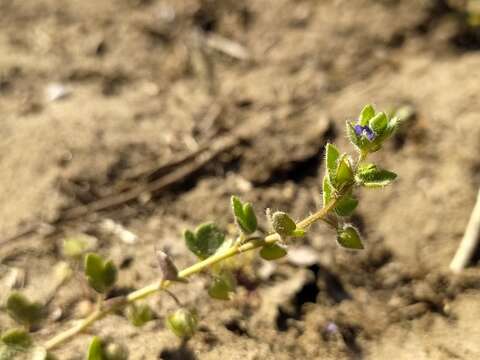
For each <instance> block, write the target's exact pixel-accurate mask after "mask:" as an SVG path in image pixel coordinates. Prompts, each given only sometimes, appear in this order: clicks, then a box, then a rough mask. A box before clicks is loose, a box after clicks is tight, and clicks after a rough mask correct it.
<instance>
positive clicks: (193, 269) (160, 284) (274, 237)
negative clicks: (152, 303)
mask: <svg viewBox="0 0 480 360" xmlns="http://www.w3.org/2000/svg"><path fill="white" fill-rule="evenodd" d="M344 193H346V192H344ZM340 198H341V196H340V197H338V198H335V199H332V201H330V202H329V203H328V204H327V205H326V206H324V207H323V208H322V209H321V210H319V211H318V212H316V213H314V214H312V215H310V216H308V217H306V218H305V219H303V220H302V221H300V222H298V223H297V227H298V228H301V229H307V228H308V227H310V225H312V224H313V223H315V222H316V221H318V220H322V219H323V218H324V217H325V216H326V215H327V214H328V213H329V212H330V211H331V210H332V209H333V208H334V207H335V205H336V204H337V202H338V200H339V199H340ZM279 240H280V236H279V235H278V234H276V233H275V234H270V235H267V236H266V237H264V238H263V239H252V240H250V241H249V242H247V243H245V244H242V245H234V246H233V247H231V248H229V249H227V250H225V251H222V252H221V253H218V254H215V255H212V256H210V257H209V258H207V259H205V260H202V261H199V262H197V263H195V264H193V265H191V266H189V267H187V268H185V269H183V270H181V271H180V272H179V273H178V277H179V278H187V277H189V276H191V275H193V274H197V273H199V272H201V271H203V270H204V269H206V268H208V267H210V266H211V265H214V264H217V263H219V262H221V261H223V260H225V259H228V258H231V257H233V256H236V255H238V254H241V253H244V252H247V251H251V250H254V249H257V248H260V247H262V246H263V245H265V244H271V243H275V242H277V241H279ZM171 284H172V282H171V281H157V282H155V283H153V284H150V285H147V286H145V287H143V288H141V289H138V290H136V291H133V292H131V293H130V294H128V295H127V296H126V298H124V299H123V300H122V299H119V301H118V302H113V303H110V304H109V305H107V304H108V301H106V302H105V306H104V307H103V308H101V309H97V310H95V311H94V312H93V313H92V314H90V316H88V317H87V318H85V319H83V320H80V321H79V323H78V324H76V325H74V326H73V327H71V328H70V329H67V330H65V331H63V332H61V333H60V334H58V335H55V336H54V337H53V338H51V339H50V340H48V341H47V342H46V343H45V345H44V347H45V349H47V350H51V349H53V348H55V347H57V346H59V345H61V344H63V343H64V342H66V341H68V340H70V339H71V338H72V337H74V336H75V335H77V334H79V333H81V332H82V331H84V330H85V329H87V328H88V327H90V326H91V325H92V324H93V323H95V322H96V321H97V320H100V319H102V318H103V317H105V316H106V315H108V314H109V313H111V312H113V311H114V310H117V309H119V308H122V307H124V306H126V305H128V304H132V303H134V302H136V301H138V300H141V299H144V298H146V297H148V296H150V295H153V294H155V293H157V292H159V291H160V290H163V289H166V288H168V287H169V286H170V285H171Z"/></svg>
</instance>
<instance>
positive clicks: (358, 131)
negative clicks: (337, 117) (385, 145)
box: [353, 124, 363, 136]
mask: <svg viewBox="0 0 480 360" xmlns="http://www.w3.org/2000/svg"><path fill="white" fill-rule="evenodd" d="M353 129H354V130H355V134H357V135H358V136H361V135H362V133H363V126H362V125H358V124H357V125H355V126H354V127H353Z"/></svg>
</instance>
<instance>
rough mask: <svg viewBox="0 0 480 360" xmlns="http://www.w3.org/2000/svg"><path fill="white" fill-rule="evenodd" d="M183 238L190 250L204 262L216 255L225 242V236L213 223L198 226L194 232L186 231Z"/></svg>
mask: <svg viewBox="0 0 480 360" xmlns="http://www.w3.org/2000/svg"><path fill="white" fill-rule="evenodd" d="M183 236H184V238H185V242H186V244H187V247H188V249H189V250H190V251H191V252H192V253H194V254H195V255H196V256H197V257H198V258H200V259H202V260H203V259H206V258H208V257H209V256H211V255H213V254H215V253H216V252H217V250H218V249H219V248H220V246H221V245H222V244H223V242H224V241H225V234H224V233H223V232H222V231H221V230H220V229H219V228H218V227H217V225H215V224H214V223H211V222H210V223H205V224H202V225H200V226H198V227H197V228H196V229H195V231H194V232H192V231H190V230H185V232H184V233H183Z"/></svg>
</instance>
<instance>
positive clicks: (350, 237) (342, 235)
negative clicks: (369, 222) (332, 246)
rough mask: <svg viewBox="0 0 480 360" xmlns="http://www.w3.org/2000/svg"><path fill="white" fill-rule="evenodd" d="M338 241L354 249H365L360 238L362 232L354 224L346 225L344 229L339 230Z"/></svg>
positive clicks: (345, 246) (343, 245)
mask: <svg viewBox="0 0 480 360" xmlns="http://www.w3.org/2000/svg"><path fill="white" fill-rule="evenodd" d="M337 242H338V244H339V245H340V246H342V247H344V248H347V249H352V250H361V249H363V244H362V240H361V239H360V234H359V233H358V230H357V229H356V228H354V227H353V226H352V225H345V226H344V227H343V229H341V230H339V231H338V234H337Z"/></svg>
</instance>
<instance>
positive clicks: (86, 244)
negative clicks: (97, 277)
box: [62, 234, 97, 259]
mask: <svg viewBox="0 0 480 360" xmlns="http://www.w3.org/2000/svg"><path fill="white" fill-rule="evenodd" d="M96 245H97V239H96V238H94V237H93V236H89V235H85V234H79V235H76V236H72V237H69V238H66V239H64V240H63V249H62V252H63V255H65V256H68V257H72V258H76V259H78V258H79V257H81V256H82V255H83V254H85V253H86V252H88V251H91V250H93V249H94V248H95V247H96Z"/></svg>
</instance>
